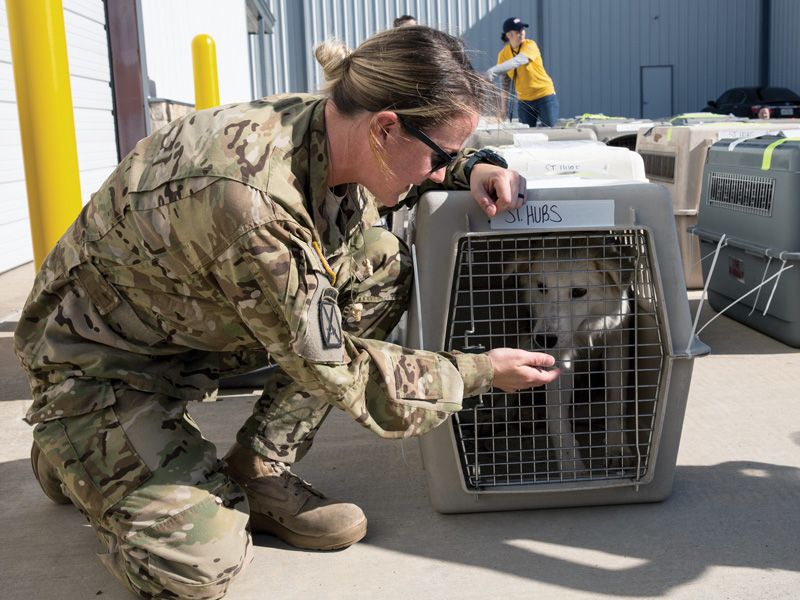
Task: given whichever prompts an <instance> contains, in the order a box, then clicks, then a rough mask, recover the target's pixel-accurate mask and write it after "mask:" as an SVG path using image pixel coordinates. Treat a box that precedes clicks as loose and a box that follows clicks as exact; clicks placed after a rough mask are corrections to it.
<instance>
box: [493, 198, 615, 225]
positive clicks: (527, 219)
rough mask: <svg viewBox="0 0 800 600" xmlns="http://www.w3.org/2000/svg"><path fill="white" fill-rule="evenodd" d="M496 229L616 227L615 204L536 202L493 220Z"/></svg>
mask: <svg viewBox="0 0 800 600" xmlns="http://www.w3.org/2000/svg"><path fill="white" fill-rule="evenodd" d="M489 221H490V224H491V228H492V229H497V230H500V229H570V228H573V227H613V226H614V201H613V200H544V201H540V200H534V201H530V202H526V203H525V204H524V205H523V206H522V207H520V208H517V209H514V210H508V211H505V212H502V213H500V214H498V215H496V216H494V217H492V218H491V219H490V220H489Z"/></svg>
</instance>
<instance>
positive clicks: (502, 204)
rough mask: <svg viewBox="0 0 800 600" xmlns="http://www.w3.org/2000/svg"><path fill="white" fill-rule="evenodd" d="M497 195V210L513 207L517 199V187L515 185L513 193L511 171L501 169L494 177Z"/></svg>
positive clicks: (493, 181)
mask: <svg viewBox="0 0 800 600" xmlns="http://www.w3.org/2000/svg"><path fill="white" fill-rule="evenodd" d="M492 183H493V187H494V195H495V205H496V207H497V212H501V211H504V210H508V209H509V208H513V206H514V204H513V203H514V201H516V199H517V197H516V196H517V189H516V187H514V188H513V189H514V194H513V195H512V193H511V190H512V185H511V173H509V172H507V171H501V172H500V173H499V174H498V175H497V176H496V177H493V178H492Z"/></svg>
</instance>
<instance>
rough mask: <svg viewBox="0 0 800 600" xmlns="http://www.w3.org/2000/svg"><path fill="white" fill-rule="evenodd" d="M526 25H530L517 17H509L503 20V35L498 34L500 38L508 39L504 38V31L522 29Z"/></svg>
mask: <svg viewBox="0 0 800 600" xmlns="http://www.w3.org/2000/svg"><path fill="white" fill-rule="evenodd" d="M526 27H530V25H528V24H527V23H523V22H522V19H520V18H519V17H510V18H508V19H506V20H505V21H503V35H501V36H500V39H501V40H503V41H504V42H505V41H508V40H506V33H508V32H509V31H522V30H523V29H525V28H526Z"/></svg>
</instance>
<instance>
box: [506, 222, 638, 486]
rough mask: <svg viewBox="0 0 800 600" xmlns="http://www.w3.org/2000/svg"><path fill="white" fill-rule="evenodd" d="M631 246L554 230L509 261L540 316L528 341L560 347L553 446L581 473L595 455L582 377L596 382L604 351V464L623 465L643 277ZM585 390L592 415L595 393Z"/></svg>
mask: <svg viewBox="0 0 800 600" xmlns="http://www.w3.org/2000/svg"><path fill="white" fill-rule="evenodd" d="M620 248H621V249H620ZM628 250H629V247H627V246H621V244H620V242H619V239H618V238H616V237H612V236H602V235H586V236H574V235H572V236H557V235H551V236H545V237H543V238H542V239H541V244H536V246H535V247H533V248H532V249H531V251H530V252H526V253H517V255H516V256H515V259H514V263H513V264H512V265H509V266H508V267H506V273H508V274H511V273H516V275H517V286H518V288H519V289H520V294H521V297H522V298H521V299H522V300H523V301H524V302H525V303H526V304H527V305H528V306H529V308H530V312H531V316H532V317H533V318H534V319H535V324H534V326H533V331H532V334H531V335H529V336H525V337H523V338H522V339H520V347H522V348H526V349H530V350H534V349H535V350H539V351H545V352H550V353H554V355H555V357H556V360H557V361H558V363H559V366H560V367H561V368H562V374H561V376H560V377H559V379H558V381H556V382H555V383H553V384H550V385H549V386H548V388H547V392H546V396H547V400H546V402H547V408H546V416H547V433H548V440H549V442H548V445H549V446H550V448H551V452H552V454H551V455H552V456H555V462H556V464H557V468H558V471H559V473H570V472H571V473H574V477H576V478H583V477H586V476H587V475H588V474H589V472H590V471H591V465H588V463H587V462H586V459H588V458H590V457H589V456H585V457H581V456H579V453H578V450H577V448H578V445H577V443H576V431H575V428H574V422H575V419H576V418H578V417H577V410H576V406H575V404H576V397H575V395H576V394H577V392H578V390H577V389H576V380H577V379H581V377H583V379H582V380H581V381H582V385H581V388H582V389H587V390H588V389H590V388H591V385H590V383H589V371H590V364H591V363H592V361H593V360H594V361H597V359H598V358H600V359H602V360H603V361H604V363H605V375H604V379H603V382H604V386H603V387H604V388H605V389H604V390H600V393H602V394H603V398H602V400H603V402H604V404H605V411H604V414H603V415H602V416H603V418H604V420H605V447H606V450H607V454H606V455H605V456H604V461H603V463H602V464H604V465H605V466H606V468H608V467H609V466H610V467H612V468H619V467H621V466H622V460H621V458H622V456H623V455H624V447H625V446H624V441H623V439H624V436H623V417H624V414H623V412H624V411H623V408H622V407H623V404H624V400H625V397H624V394H625V392H624V387H625V386H624V384H625V377H624V374H625V371H626V368H625V367H626V362H627V358H628V346H629V335H628V327H629V315H630V313H631V296H632V290H633V283H634V279H635V277H634V274H635V265H634V260H633V259H632V257H631V256H630V254H631V253H630V252H628ZM578 364H585V365H586V368H585V370H583V369H578V368H576V367H577V365H578ZM584 396H585V403H586V404H585V406H586V410H587V411H588V412H586V415H588V418H591V416H592V415H591V413H592V411H591V407H589V406H588V405H589V401H590V399H591V398H590V395H589V394H584ZM590 438H591V436H590ZM594 458H596V456H595V457H594Z"/></svg>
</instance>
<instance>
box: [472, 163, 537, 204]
mask: <svg viewBox="0 0 800 600" xmlns="http://www.w3.org/2000/svg"><path fill="white" fill-rule="evenodd" d="M469 190H470V192H471V193H472V197H473V198H475V201H476V202H477V203H478V206H480V207H481V209H483V212H485V213H486V216H487V217H493V216H495V215H496V214H497V213H499V212H502V211H504V210H508V209H510V208H519V207H520V206H522V205H523V204H524V203H525V199H526V197H527V182H526V181H525V178H524V177H523V176H522V175H520V174H519V173H517V172H516V171H512V170H511V169H503V168H502V167H496V166H494V165H490V164H488V163H482V164H477V165H475V166H474V167H473V168H472V172H471V174H470V180H469Z"/></svg>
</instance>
